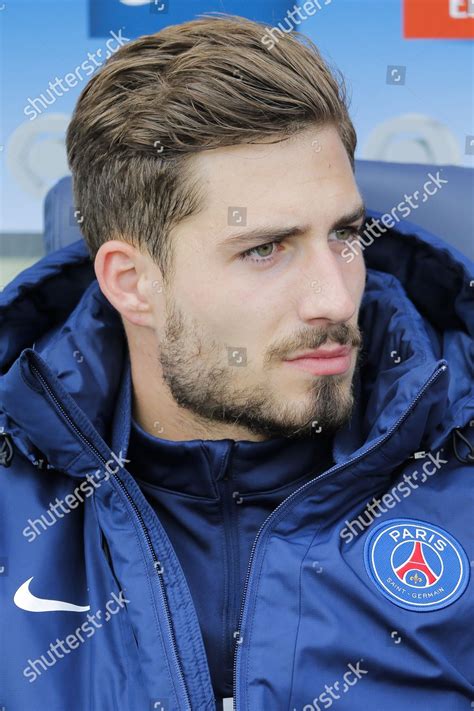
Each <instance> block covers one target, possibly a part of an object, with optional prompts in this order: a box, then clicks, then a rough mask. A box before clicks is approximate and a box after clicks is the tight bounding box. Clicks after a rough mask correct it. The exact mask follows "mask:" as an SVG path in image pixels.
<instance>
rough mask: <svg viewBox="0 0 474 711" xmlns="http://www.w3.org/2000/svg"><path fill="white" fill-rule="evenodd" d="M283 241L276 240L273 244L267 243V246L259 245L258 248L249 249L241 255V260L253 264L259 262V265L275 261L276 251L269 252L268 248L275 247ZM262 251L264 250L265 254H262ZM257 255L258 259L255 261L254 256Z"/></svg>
mask: <svg viewBox="0 0 474 711" xmlns="http://www.w3.org/2000/svg"><path fill="white" fill-rule="evenodd" d="M282 241H283V240H281V239H275V240H273V241H272V242H265V244H259V245H258V246H257V247H252V248H251V249H247V250H246V251H245V252H242V253H241V254H239V259H241V260H242V261H244V262H245V261H251V262H257V263H262V262H271V261H273V256H274V255H275V254H276V250H270V252H269V251H268V248H269V247H270V248H271V247H273V245H277V244H280V243H281V242H282ZM261 250H263V254H262V253H261ZM254 254H255V255H256V256H257V257H259V258H257V259H253V255H254Z"/></svg>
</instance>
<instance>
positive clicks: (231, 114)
mask: <svg viewBox="0 0 474 711" xmlns="http://www.w3.org/2000/svg"><path fill="white" fill-rule="evenodd" d="M215 14H216V15H218V16H206V17H203V16H200V19H196V20H192V21H190V22H186V23H183V24H180V25H172V26H169V27H166V28H164V29H163V30H161V31H160V32H157V33H156V34H152V35H145V36H143V37H140V38H138V39H137V40H134V41H133V42H130V43H128V44H125V45H124V46H122V47H120V49H118V51H117V52H116V53H115V54H113V55H112V56H111V57H110V58H109V60H108V61H107V63H106V64H105V65H104V66H103V67H101V69H100V70H99V71H98V72H97V73H96V74H95V75H94V76H93V77H92V79H91V80H90V81H89V83H88V84H87V86H86V87H85V88H84V90H83V91H82V93H81V95H80V97H79V100H78V102H77V105H76V108H75V111H74V114H73V116H72V120H71V123H70V125H69V127H68V132H67V141H66V142H67V152H68V160H69V165H70V168H71V172H72V176H73V186H74V199H75V203H76V208H78V209H79V210H80V211H81V215H82V217H83V222H82V224H81V229H82V232H83V235H84V237H85V240H86V243H87V246H88V249H89V252H90V255H91V258H93V259H94V258H95V255H96V253H97V250H98V249H99V247H100V246H101V245H102V244H103V243H104V242H105V241H107V240H109V239H124V240H126V241H127V242H129V243H131V244H133V245H135V246H136V247H138V248H140V249H141V250H142V251H147V252H148V254H150V256H151V257H152V258H153V259H154V261H155V262H156V263H157V264H158V265H159V267H160V269H161V272H162V274H163V277H164V279H165V280H166V278H167V276H169V274H168V272H169V271H170V270H171V268H172V250H171V245H170V244H169V241H170V240H169V239H168V235H169V233H170V231H171V229H172V228H173V227H174V226H175V225H176V224H178V223H179V222H180V221H181V220H182V219H184V218H185V217H186V216H188V215H191V214H193V213H196V212H198V211H199V209H200V206H201V205H202V203H203V197H204V195H203V193H202V186H201V185H200V184H199V181H198V180H197V178H196V176H195V175H194V174H193V170H192V167H193V161H192V159H191V155H190V154H193V153H197V152H199V151H204V150H206V149H211V148H218V147H220V146H228V145H233V144H239V143H258V142H277V141H282V140H285V139H286V138H288V137H289V136H290V135H292V134H294V133H296V132H298V131H300V130H302V129H304V128H306V127H307V126H309V125H310V124H315V125H316V126H322V125H324V124H327V123H332V124H333V125H335V127H336V128H337V130H338V132H339V135H340V137H341V141H342V142H343V144H344V147H345V149H346V151H347V154H348V156H349V159H350V162H351V165H352V168H354V151H355V147H356V141H357V139H356V133H355V130H354V126H353V124H352V122H351V120H350V118H349V114H348V107H347V103H346V89H345V83H344V79H343V77H342V75H341V74H340V72H338V70H334V69H333V70H330V69H329V67H328V65H327V64H326V63H325V62H324V60H323V59H322V58H321V55H320V53H319V51H318V49H317V48H316V46H315V44H314V43H313V42H312V41H311V40H310V39H309V38H307V37H305V36H304V35H301V34H300V33H298V32H292V33H291V34H283V33H280V34H281V35H283V36H282V37H281V38H280V40H279V41H278V42H276V43H274V46H273V47H272V48H271V49H267V47H266V46H265V44H264V43H263V41H262V38H263V35H264V33H265V31H266V30H267V28H266V26H265V25H264V24H263V23H259V22H254V21H251V20H248V19H245V18H243V17H238V16H235V15H228V14H226V13H215ZM206 15H207V13H206ZM222 15H224V16H223V17H222ZM336 73H337V75H338V78H337V79H336V77H335V74H336ZM272 137H276V141H269V138H272Z"/></svg>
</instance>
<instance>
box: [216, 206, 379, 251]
mask: <svg viewBox="0 0 474 711" xmlns="http://www.w3.org/2000/svg"><path fill="white" fill-rule="evenodd" d="M361 218H363V222H365V220H366V206H365V204H364V203H360V204H359V205H357V207H356V208H355V209H354V210H352V211H351V212H349V213H347V214H346V215H342V216H341V217H339V218H338V219H337V220H336V222H334V223H333V225H332V226H331V229H330V232H333V231H334V230H338V229H341V228H342V227H347V226H348V225H350V224H351V223H353V222H355V221H356V220H360V219H361ZM309 229H310V226H309V225H295V226H293V227H262V228H256V229H254V230H250V231H247V232H239V233H238V234H234V235H232V236H231V237H228V238H227V239H224V240H223V242H222V244H224V245H228V244H230V245H234V246H235V245H236V244H239V245H241V246H245V245H246V244H253V243H254V242H258V241H260V240H262V239H266V240H274V239H284V238H285V237H296V236H300V235H303V234H305V233H307V232H309Z"/></svg>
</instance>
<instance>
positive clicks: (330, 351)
mask: <svg viewBox="0 0 474 711" xmlns="http://www.w3.org/2000/svg"><path fill="white" fill-rule="evenodd" d="M351 350H352V347H351V346H341V347H340V348H317V349H316V350H311V351H306V352H305V353H301V355H299V356H295V357H294V358H287V360H301V359H303V358H304V359H305V360H306V359H307V358H343V357H344V356H348V355H349V354H350V352H351Z"/></svg>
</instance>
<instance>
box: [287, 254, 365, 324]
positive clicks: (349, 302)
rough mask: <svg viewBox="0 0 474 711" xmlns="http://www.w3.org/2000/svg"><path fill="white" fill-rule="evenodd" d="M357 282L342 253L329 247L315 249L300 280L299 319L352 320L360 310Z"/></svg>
mask: <svg viewBox="0 0 474 711" xmlns="http://www.w3.org/2000/svg"><path fill="white" fill-rule="evenodd" d="M356 279H357V275H356V273H355V271H354V269H353V268H351V269H348V265H347V263H346V262H345V261H344V259H343V257H342V256H341V254H340V253H337V252H334V251H332V250H331V248H330V246H329V245H327V246H324V247H319V248H318V247H315V249H314V251H313V252H312V255H311V263H307V264H306V265H305V269H304V278H303V279H301V278H300V282H301V284H300V286H299V287H298V289H299V293H300V299H299V317H300V318H301V319H302V320H303V321H313V320H315V319H323V320H327V321H333V322H335V323H337V322H346V321H350V319H351V318H352V317H353V316H354V313H355V312H356V310H357V308H358V303H357V295H356V290H357V284H356Z"/></svg>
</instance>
